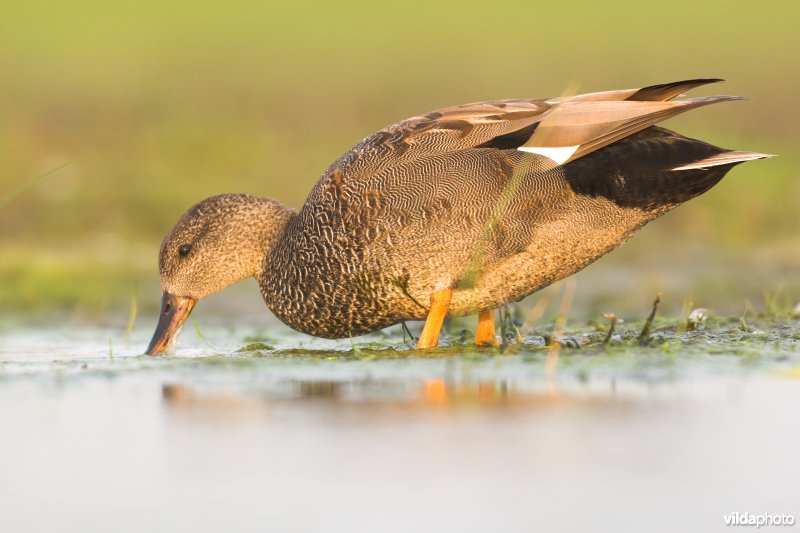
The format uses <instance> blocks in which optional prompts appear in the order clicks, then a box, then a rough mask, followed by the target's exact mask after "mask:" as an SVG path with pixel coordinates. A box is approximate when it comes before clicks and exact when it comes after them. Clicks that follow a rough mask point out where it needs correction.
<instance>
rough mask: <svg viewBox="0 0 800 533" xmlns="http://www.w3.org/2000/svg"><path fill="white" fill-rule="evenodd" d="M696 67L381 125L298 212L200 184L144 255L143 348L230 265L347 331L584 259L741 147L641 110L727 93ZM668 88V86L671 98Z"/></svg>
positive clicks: (530, 282)
mask: <svg viewBox="0 0 800 533" xmlns="http://www.w3.org/2000/svg"><path fill="white" fill-rule="evenodd" d="M720 81H723V80H721V79H718V78H700V79H690V80H682V81H677V82H671V83H664V84H658V85H651V86H647V87H642V88H636V89H622V90H612V91H605V92H594V93H588V94H579V95H573V96H559V97H554V98H544V99H510V100H495V101H485V102H478V103H472V104H465V105H459V106H454V107H448V108H444V109H439V110H436V111H433V112H430V113H427V114H424V115H418V116H414V117H411V118H409V119H406V120H401V121H400V122H397V123H395V124H392V125H390V126H387V127H386V128H383V129H382V130H380V131H378V132H377V133H374V134H373V135H370V136H368V137H366V138H365V139H363V140H362V141H361V142H359V143H358V144H356V145H355V146H354V147H353V148H352V149H351V150H350V151H348V152H347V153H345V154H344V155H342V156H341V157H340V158H339V159H337V160H336V161H334V162H333V164H331V165H330V166H329V167H328V168H327V169H326V170H325V171H324V172H323V173H322V175H321V177H320V178H319V180H318V181H317V182H316V185H315V186H314V187H313V189H312V190H311V192H310V194H309V195H308V198H307V199H306V201H305V203H304V204H303V205H302V207H300V209H299V210H296V209H292V208H290V207H286V206H284V205H282V204H281V203H279V202H277V201H275V200H271V199H268V198H262V197H258V196H252V195H249V194H241V193H237V194H221V195H216V196H212V197H210V198H206V199H204V200H202V201H200V202H199V203H197V204H195V205H194V206H192V207H191V208H190V209H189V210H188V211H187V212H186V213H184V214H183V215H182V216H181V217H180V218H179V220H178V221H177V223H176V224H175V226H174V227H173V228H172V229H171V230H170V231H169V233H168V234H167V236H166V237H165V238H164V240H163V242H162V244H161V247H160V250H159V256H158V262H159V273H160V279H161V289H162V291H163V294H162V300H161V311H160V314H159V319H158V323H157V326H156V329H155V332H154V334H153V337H152V340H151V342H150V344H149V346H148V348H147V351H146V353H147V354H149V355H157V354H161V353H164V352H167V351H168V349H169V348H171V347H172V346H174V344H175V339H176V338H177V334H178V332H179V331H180V329H181V326H182V325H183V324H184V322H185V321H186V319H187V317H188V316H189V314H190V313H191V311H192V309H193V308H194V307H195V304H196V303H197V302H198V301H199V300H201V299H203V298H205V297H207V296H209V295H212V294H215V293H217V292H219V291H221V290H223V289H225V288H226V287H228V286H230V285H232V284H234V283H237V282H239V281H241V280H243V279H245V278H249V277H254V278H255V279H256V280H257V281H258V286H259V288H260V291H261V295H262V297H263V299H264V302H265V303H266V305H267V307H268V308H269V309H270V310H271V311H272V313H274V315H275V316H276V317H277V318H278V319H280V320H281V321H282V322H283V323H285V324H286V325H288V326H289V327H291V328H293V329H295V330H297V331H300V332H303V333H307V334H309V335H313V336H317V337H324V338H331V339H336V338H348V337H355V336H359V335H363V334H367V333H370V332H374V331H377V330H380V329H382V328H386V327H389V326H392V325H394V324H398V323H400V322H404V321H415V320H419V321H423V320H424V325H423V327H422V331H421V333H420V335H419V339H418V342H417V343H416V348H417V349H430V348H434V347H436V346H437V345H438V343H439V336H440V331H441V328H442V324H443V321H444V320H445V318H447V317H458V316H465V315H471V314H477V315H478V325H477V329H476V333H475V344H476V345H477V346H496V345H497V344H498V339H497V336H496V333H495V327H494V314H495V313H494V311H495V310H496V309H498V308H499V307H501V306H504V305H506V304H509V303H510V302H516V301H519V300H522V299H523V298H525V297H526V296H528V295H530V294H532V293H534V292H536V291H538V290H540V289H542V288H544V287H546V286H548V285H550V284H552V283H554V282H556V281H558V280H561V279H563V278H565V277H567V276H570V275H572V274H574V273H575V272H577V271H579V270H581V269H582V268H584V267H586V266H587V265H589V264H590V263H592V262H593V261H595V260H597V259H598V258H600V257H602V256H603V255H605V254H607V253H608V252H610V251H611V250H613V249H615V248H616V247H617V246H619V245H620V244H621V243H623V242H624V241H625V240H626V239H628V238H629V237H630V236H631V235H632V234H633V233H634V232H636V231H637V230H638V229H640V228H641V227H642V226H644V225H645V224H647V223H648V222H650V221H651V220H653V219H655V218H658V217H660V216H661V215H663V214H665V213H667V212H668V211H670V210H672V209H674V208H675V207H677V206H679V205H681V204H683V203H684V202H686V201H688V200H690V199H692V198H694V197H696V196H698V195H700V194H703V193H704V192H706V191H708V190H709V189H710V188H711V187H713V186H714V185H715V184H717V183H718V182H719V181H720V180H721V179H722V178H723V176H725V174H726V173H727V172H728V171H729V170H731V168H733V167H734V166H736V165H738V164H739V163H742V162H745V161H750V160H756V159H763V158H767V157H771V155H770V154H762V153H758V152H749V151H738V150H727V149H723V148H718V147H716V146H713V145H711V144H707V143H705V142H703V141H700V140H695V139H691V138H688V137H684V136H682V135H680V134H678V133H676V132H674V131H671V130H668V129H664V128H662V127H660V126H657V125H656V124H658V123H660V122H662V121H664V120H666V119H669V118H672V117H674V116H676V115H678V114H681V113H684V112H686V111H690V110H693V109H696V108H700V107H705V106H708V105H711V104H717V103H722V102H728V101H734V100H741V99H743V98H742V97H738V96H705V97H696V98H686V97H683V94H684V93H685V92H687V91H689V90H691V89H694V88H696V87H699V86H702V85H706V84H710V83H715V82H720ZM679 97H680V98H679Z"/></svg>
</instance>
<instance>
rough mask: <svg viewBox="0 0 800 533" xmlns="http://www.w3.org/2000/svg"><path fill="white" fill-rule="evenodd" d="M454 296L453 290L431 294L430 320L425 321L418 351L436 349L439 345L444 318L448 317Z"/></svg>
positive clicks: (418, 343)
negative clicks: (448, 310) (451, 299)
mask: <svg viewBox="0 0 800 533" xmlns="http://www.w3.org/2000/svg"><path fill="white" fill-rule="evenodd" d="M452 295H453V289H445V290H443V291H439V292H434V293H433V294H431V308H430V311H428V318H426V319H425V327H423V328H422V333H421V334H420V336H419V341H418V342H417V349H420V348H435V347H436V346H437V345H438V344H439V332H440V331H441V330H442V322H444V317H446V316H447V309H448V307H450V297H451V296H452Z"/></svg>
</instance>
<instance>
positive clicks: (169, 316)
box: [145, 292, 197, 355]
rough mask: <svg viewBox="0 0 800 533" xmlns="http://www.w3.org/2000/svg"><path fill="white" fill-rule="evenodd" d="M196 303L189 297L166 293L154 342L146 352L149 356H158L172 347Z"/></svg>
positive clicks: (154, 334)
mask: <svg viewBox="0 0 800 533" xmlns="http://www.w3.org/2000/svg"><path fill="white" fill-rule="evenodd" d="M195 303H197V300H195V299H194V298H189V297H188V296H175V295H172V294H169V293H166V292H165V293H164V296H162V298H161V314H160V315H159V318H158V325H157V326H156V332H155V333H153V340H151V341H150V346H148V347H147V352H145V353H147V355H158V354H160V353H161V352H163V351H164V350H166V349H167V348H169V347H170V346H171V345H172V343H173V342H174V340H175V339H176V338H177V336H178V333H179V332H180V330H181V327H183V323H184V322H186V319H187V318H188V317H189V313H191V312H192V309H193V308H194V304H195Z"/></svg>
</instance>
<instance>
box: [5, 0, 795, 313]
mask: <svg viewBox="0 0 800 533" xmlns="http://www.w3.org/2000/svg"><path fill="white" fill-rule="evenodd" d="M751 7H752V6H750V5H749V4H748V5H745V4H741V5H737V4H735V3H731V2H696V1H692V2H687V1H673V2H670V3H667V4H663V3H660V4H648V3H641V2H615V3H613V4H609V5H600V4H597V3H589V2H587V3H580V2H577V3H576V2H572V3H543V2H534V1H530V0H528V1H525V2H497V3H485V2H458V3H456V2H453V3H434V2H419V1H407V2H402V3H381V2H335V3H322V2H313V3H312V2H309V3H304V2H264V1H230V2H205V1H194V2H147V1H145V2H136V3H133V2H131V3H118V2H105V1H73V2H41V1H29V2H17V3H14V4H9V5H7V6H6V7H5V9H4V13H3V16H2V18H0V44H1V45H0V204H1V203H5V204H6V205H3V206H2V207H0V313H3V314H4V315H6V316H23V315H24V316H28V315H31V316H32V315H36V314H37V313H40V312H43V311H57V312H58V313H61V314H62V315H63V314H64V313H65V312H67V313H69V314H71V315H73V316H74V315H79V316H88V317H100V316H104V315H105V316H107V315H120V314H121V315H123V316H124V315H125V314H126V313H127V312H128V308H129V302H130V298H131V294H132V292H133V291H134V290H136V289H135V288H136V287H138V293H139V305H140V310H145V311H152V310H154V309H155V307H156V305H157V304H158V297H159V294H158V280H157V259H156V256H157V250H158V246H159V243H160V241H161V238H162V237H163V236H164V234H165V233H166V232H167V231H168V229H169V228H170V227H171V225H172V224H173V223H174V222H175V220H176V219H177V217H178V216H179V215H180V214H181V213H182V212H183V211H184V210H185V209H186V208H188V207H189V206H190V205H192V204H193V203H195V202H196V201H198V200H200V199H202V198H204V197H206V196H209V195H212V194H216V193H221V192H248V193H252V194H257V195H263V196H270V197H273V198H276V199H278V200H280V201H282V202H285V203H286V204H288V205H291V206H299V205H301V203H302V202H303V200H304V198H305V196H306V194H307V193H308V191H309V190H310V188H311V186H312V185H313V183H314V182H315V181H316V179H317V177H318V176H319V174H320V173H321V172H322V171H323V170H324V169H325V168H326V167H327V166H328V164H329V163H330V162H331V161H333V160H334V159H335V158H337V157H338V156H339V155H340V154H341V153H343V152H345V151H346V150H348V149H349V148H350V147H351V146H352V145H353V144H355V143H356V142H357V141H359V140H360V139H361V138H363V137H365V136H366V135H368V134H370V133H372V132H373V131H375V130H377V129H379V128H381V127H383V126H385V125H386V124H389V123H392V122H395V121H397V120H400V119H403V118H406V117H409V116H412V115H416V114H419V113H421V112H425V111H429V110H432V109H435V108H438V107H442V106H448V105H454V104H460V103H465V102H471V101H477V100H484V99H496V98H512V97H547V96H553V95H558V94H561V93H563V92H564V91H565V90H570V91H578V92H589V91H596V90H607V89H618V88H627V87H638V86H642V85H646V84H652V83H659V82H666V81H673V80H678V79H684V78H692V77H722V78H726V79H727V80H728V82H727V83H725V84H721V85H716V86H711V87H709V88H703V89H700V90H699V91H696V94H699V95H701V94H711V93H727V94H741V95H747V96H750V97H751V98H752V99H751V100H749V101H746V102H735V103H729V104H722V105H719V106H715V107H713V108H707V109H703V110H698V111H695V112H692V113H689V114H687V115H684V116H681V117H679V118H677V119H674V120H672V121H670V122H669V123H667V124H666V126H667V127H670V128H673V129H676V130H678V131H680V132H681V133H683V134H685V135H688V136H690V137H698V138H702V139H704V140H706V141H709V142H711V143H713V144H717V145H720V146H724V147H728V148H739V149H749V150H757V151H762V152H767V153H775V154H779V155H780V157H778V158H773V159H771V160H768V161H759V162H753V163H748V164H746V165H742V166H740V167H738V168H737V169H735V170H734V171H733V172H731V173H730V174H729V175H728V177H727V178H726V179H725V180H724V181H723V182H722V183H721V184H720V185H718V186H717V187H716V188H715V189H713V190H712V191H710V192H709V193H708V194H706V195H704V196H703V197H701V198H699V199H697V200H694V201H692V202H690V203H689V204H687V205H686V206H684V207H682V208H680V209H678V210H677V211H676V212H673V213H671V214H670V215H668V216H666V217H664V218H663V219H661V220H660V221H657V222H656V223H654V224H652V225H651V226H649V227H648V228H647V229H645V230H644V231H643V232H642V233H641V234H640V235H638V236H637V237H636V238H634V239H633V240H632V241H631V242H630V243H628V244H626V245H625V246H624V247H623V248H621V249H620V250H619V251H617V252H615V253H613V254H611V255H610V256H608V257H606V258H604V259H602V260H601V261H600V262H598V263H597V264H596V265H595V266H592V267H590V268H589V269H587V271H586V272H584V273H582V274H580V275H579V276H578V283H579V284H578V293H577V294H578V300H577V302H576V307H581V308H582V310H584V311H585V312H586V313H592V312H595V311H596V310H624V309H628V308H632V309H645V308H647V306H648V305H649V302H650V301H651V299H652V298H651V296H652V293H654V292H655V291H656V290H663V291H665V292H666V294H667V296H668V298H665V302H666V304H667V305H668V306H672V307H673V308H680V306H681V305H682V303H683V302H684V301H685V300H687V299H692V300H693V301H694V302H695V303H697V304H700V305H703V306H705V307H712V308H715V309H718V310H719V311H722V312H730V313H736V312H741V311H742V309H743V307H744V306H745V305H747V304H746V303H745V302H746V301H750V303H751V305H752V306H753V307H759V306H763V305H765V303H764V301H763V300H764V298H763V296H762V295H763V293H764V292H766V293H767V294H768V297H767V300H768V301H769V300H770V299H771V300H772V302H773V303H774V302H775V301H778V300H779V301H781V302H784V303H785V305H793V304H794V303H796V302H795V300H797V299H800V291H799V290H798V287H799V286H800V281H799V280H798V276H797V273H798V270H800V232H799V231H798V229H800V216H799V215H798V208H800V175H798V174H800V155H799V154H798V149H797V147H798V141H799V140H800V135H799V134H798V124H800V107H799V106H798V105H797V102H796V98H797V95H798V94H800V61H799V60H798V55H797V54H798V50H800V37H798V33H800V32H798V30H797V28H796V25H797V21H798V20H800V4H798V3H797V2H793V1H780V2H770V3H769V4H766V5H765V9H751ZM69 162H74V164H72V165H71V166H69V167H68V168H66V169H64V170H63V171H61V172H59V173H56V174H54V175H52V176H50V177H49V179H47V180H45V181H43V182H42V183H39V184H34V183H33V182H32V180H35V179H36V177H37V176H42V175H43V174H44V173H46V172H48V171H50V170H52V169H54V168H56V167H58V166H59V165H62V164H64V163H69ZM31 185H35V186H34V187H32V188H31V189H30V190H29V191H27V192H26V193H24V194H21V195H19V194H16V193H15V191H19V190H20V188H24V187H26V186H31ZM12 196H13V197H14V199H13V200H12ZM3 198H5V199H6V202H4V201H3ZM9 200H11V201H9ZM247 290H248V291H249V292H248V294H251V296H248V300H247V303H248V305H250V306H251V307H252V308H253V309H255V306H256V305H259V306H260V305H262V304H260V302H258V299H259V297H258V295H257V292H254V291H255V289H254V288H253V286H247ZM776 299H777V300H776ZM767 303H768V302H767ZM232 307H233V308H235V304H234V305H232Z"/></svg>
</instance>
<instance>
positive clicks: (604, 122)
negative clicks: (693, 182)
mask: <svg viewBox="0 0 800 533" xmlns="http://www.w3.org/2000/svg"><path fill="white" fill-rule="evenodd" d="M717 81H721V80H719V79H717V78H703V79H692V80H684V81H679V82H672V83H665V84H660V85H652V86H649V87H644V88H635V89H623V90H617V91H606V92H596V93H588V94H581V95H577V96H569V97H558V98H551V99H512V100H497V101H487V102H477V103H472V104H465V105H461V106H455V107H448V108H444V109H439V110H436V111H433V112H431V113H428V114H426V115H421V116H417V117H412V118H410V119H407V120H403V121H401V122H398V123H396V124H392V125H391V126H388V127H386V128H384V129H382V130H380V131H378V132H377V133H375V134H373V135H371V136H369V137H367V138H366V139H364V140H363V141H361V142H360V143H358V144H357V145H356V146H355V147H353V148H352V149H351V150H350V151H349V152H347V153H346V154H344V155H343V156H342V157H341V158H339V159H338V160H337V161H335V162H334V163H333V164H332V165H331V166H330V167H329V168H328V170H327V171H326V172H325V173H324V174H323V177H322V179H321V180H320V182H323V181H326V180H328V179H336V180H339V181H341V182H343V185H347V184H348V183H353V184H355V183H357V182H360V181H362V180H365V179H369V178H371V177H373V176H375V175H377V174H380V173H381V172H382V171H384V170H386V169H388V168H392V167H397V166H402V165H403V164H404V163H407V162H409V161H416V160H419V159H423V158H435V157H439V156H444V155H448V154H452V153H454V152H460V151H463V150H467V149H471V148H495V149H500V150H503V149H512V148H516V149H519V150H522V151H526V152H530V153H534V154H538V155H541V156H544V157H547V158H548V159H550V160H551V161H552V162H554V163H555V164H559V165H562V164H566V163H567V162H569V161H574V160H575V159H578V158H580V157H583V156H585V155H587V154H589V153H591V152H593V151H595V150H598V149H600V148H602V147H604V146H607V145H608V144H611V143H613V142H615V141H618V140H620V139H622V138H624V137H626V136H628V135H631V134H633V133H636V132H637V131H641V130H643V129H645V128H647V127H648V126H651V125H653V124H656V123H658V122H660V121H663V120H666V119H668V118H671V117H673V116H675V115H677V114H679V113H682V112H684V111H688V110H690V109H694V108H696V107H700V106H704V105H708V104H712V103H716V102H722V101H726V100H735V99H739V97H734V96H714V97H707V98H693V99H686V100H673V99H674V98H675V97H676V96H678V95H680V94H682V93H683V92H685V91H687V90H689V89H692V88H694V87H698V86H700V85H704V84H708V83H714V82H717ZM320 185H321V184H320Z"/></svg>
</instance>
